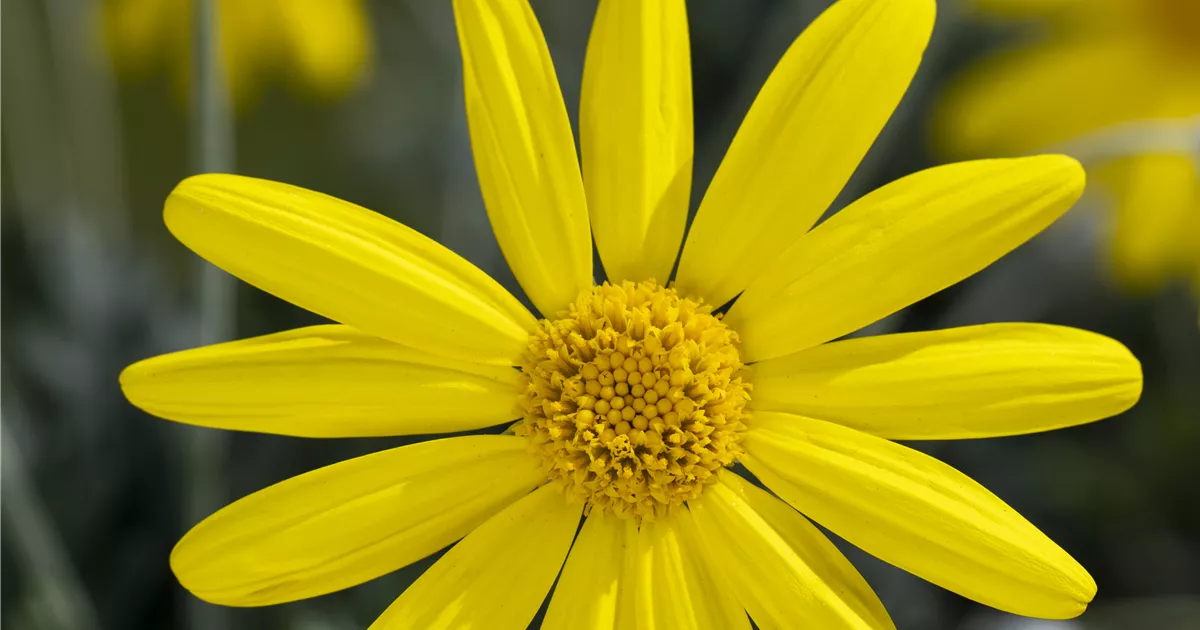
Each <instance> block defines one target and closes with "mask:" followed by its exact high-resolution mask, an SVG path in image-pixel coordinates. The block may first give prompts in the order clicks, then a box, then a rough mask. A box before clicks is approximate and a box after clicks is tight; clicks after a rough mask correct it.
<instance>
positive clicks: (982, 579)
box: [742, 412, 1096, 619]
mask: <svg viewBox="0 0 1200 630" xmlns="http://www.w3.org/2000/svg"><path fill="white" fill-rule="evenodd" d="M745 447H746V452H747V455H746V456H744V457H743V458H742V462H743V463H744V464H745V465H746V468H748V469H749V470H750V472H752V473H754V475H755V476H757V477H758V478H759V480H761V481H762V482H763V483H764V484H766V485H767V487H768V488H770V489H771V490H772V491H773V492H775V494H777V495H779V496H780V498H782V499H783V500H785V501H787V502H788V503H790V504H792V506H793V507H795V508H796V509H797V510H800V511H801V512H803V513H804V514H806V515H808V516H809V517H811V518H812V519H813V520H815V521H816V522H818V523H820V524H821V525H823V526H825V527H827V528H829V530H830V531H832V532H833V533H834V534H837V535H838V536H841V537H842V538H844V539H846V540H847V541H849V542H850V543H851V544H854V545H856V546H858V547H859V548H861V549H862V550H864V551H866V552H867V553H870V554H872V555H874V556H876V557H878V558H879V559H881V560H884V561H886V562H890V563H891V564H894V565H896V566H897V567H900V568H901V569H904V570H906V571H908V572H910V573H913V574H915V575H917V576H919V577H922V578H925V579H926V580H929V581H930V582H933V583H934V584H937V585H939V586H941V587H943V588H946V589H949V590H951V591H954V592H955V593H958V594H960V595H962V596H963V597H967V598H969V599H973V600H975V601H977V602H980V603H982V604H986V605H988V606H992V607H993V608H998V609H1000V610H1003V611H1007V612H1011V613H1014V614H1018V615H1026V616H1029V617H1043V618H1049V619H1066V618H1070V617H1075V616H1077V615H1079V614H1080V613H1082V612H1083V610H1084V608H1086V607H1087V604H1088V602H1090V601H1091V600H1092V597H1094V596H1095V594H1096V583H1095V582H1093V581H1092V578H1091V576H1089V575H1088V573H1087V571H1085V570H1084V569H1083V567H1081V566H1079V563H1077V562H1075V560H1074V559H1072V558H1071V556H1069V555H1067V552H1065V551H1063V550H1062V549H1061V548H1059V547H1058V545H1055V544H1054V542H1053V541H1051V540H1050V539H1049V538H1047V537H1046V535H1045V534H1043V533H1042V532H1040V531H1038V529H1037V528H1036V527H1034V526H1033V525H1031V524H1030V523H1029V521H1027V520H1025V519H1024V518H1022V517H1021V515H1019V514H1017V513H1016V512H1015V511H1014V510H1013V509H1012V508H1010V507H1009V506H1007V505H1005V503H1004V502H1003V501H1001V500H1000V499H998V498H997V497H996V496H995V495H993V494H992V493H991V492H988V491H987V489H985V488H984V487H983V486H981V485H979V484H977V483H975V482H974V481H972V480H971V479H970V478H968V477H967V476H966V475H963V474H962V473H960V472H958V471H957V470H954V469H953V468H951V467H949V466H947V465H946V464H943V463H942V462H940V461H938V460H936V459H934V458H932V457H929V456H928V455H925V454H923V453H920V452H918V451H914V450H912V449H910V448H908V447H905V446H901V445H899V444H896V443H894V442H889V441H887V440H885V439H883V438H878V437H875V436H872V435H868V434H866V433H863V432H861V431H856V430H854V429H850V428H847V427H843V426H839V425H836V424H833V423H830V422H822V421H820V420H812V419H810V418H804V417H801V416H793V415H788V414H781V413H772V412H759V413H755V414H754V417H753V424H751V429H750V430H749V431H747V432H746V434H745Z"/></svg>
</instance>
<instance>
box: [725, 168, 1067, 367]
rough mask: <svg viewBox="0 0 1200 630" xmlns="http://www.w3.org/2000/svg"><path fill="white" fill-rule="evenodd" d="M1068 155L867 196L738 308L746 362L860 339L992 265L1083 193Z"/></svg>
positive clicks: (938, 177) (813, 235)
mask: <svg viewBox="0 0 1200 630" xmlns="http://www.w3.org/2000/svg"><path fill="white" fill-rule="evenodd" d="M1083 181H1084V175H1083V169H1082V168H1081V167H1080V166H1079V163H1077V162H1075V161H1074V160H1072V159H1070V158H1067V157H1063V156H1053V155H1049V156H1039V157H1031V158H1020V159H1012V160H983V161H978V162H963V163H959V164H950V165H948V166H940V167H937V168H931V169H928V170H925V171H921V172H919V173H916V174H914V175H909V176H908V177H905V178H903V179H900V180H898V181H895V182H892V183H891V184H888V185H887V186H884V187H883V188H880V189H879V190H876V191H875V192H872V193H870V194H868V195H867V196H865V197H863V198H862V199H859V200H858V201H856V202H854V203H853V204H851V205H850V206H849V207H848V208H846V209H845V210H843V211H841V212H839V213H838V214H837V215H835V216H834V217H832V218H831V219H829V220H828V221H825V222H824V223H822V224H821V225H820V226H818V227H817V228H816V229H815V230H813V231H812V232H810V233H808V234H806V235H805V236H804V237H802V238H801V239H800V240H799V241H798V242H797V243H796V244H795V245H794V246H793V247H791V248H790V249H788V251H787V252H785V253H784V254H783V256H781V257H780V258H779V259H778V260H777V261H775V263H774V264H773V265H772V266H771V268H770V269H769V270H768V271H767V272H765V273H764V274H762V275H761V276H759V277H758V279H757V280H755V281H754V283H753V284H751V285H750V287H749V288H747V289H746V292H745V293H743V294H742V296H741V297H740V298H738V301H737V302H736V303H735V304H734V305H733V308H731V309H730V311H729V314H728V316H727V317H726V318H725V321H726V323H728V324H729V325H730V326H731V327H733V328H734V329H735V330H737V331H738V333H739V334H740V335H741V339H742V351H743V352H744V358H745V359H746V360H749V361H763V360H766V359H770V358H774V357H780V356H784V355H787V354H791V353H793V352H798V351H800V350H803V349H805V348H810V347H812V346H815V345H817V344H820V343H824V342H826V341H829V340H831V339H836V338H837V337H840V336H842V335H845V334H847V333H850V332H853V331H855V330H858V329H859V328H862V327H863V326H866V325H868V324H870V323H872V322H875V321H877V320H879V319H881V318H883V317H886V316H888V315H891V314H892V313H895V312H896V311H898V310H900V309H902V308H904V307H905V306H908V305H909V304H912V303H913V302H916V301H917V300H920V299H922V298H925V297H927V296H929V295H932V294H933V293H936V292H938V291H940V290H942V289H944V288H946V287H948V286H950V285H952V284H954V283H956V282H958V281H959V280H962V279H963V278H966V277H967V276H970V275H972V274H974V273H975V272H977V271H979V270H980V269H983V268H984V267H986V266H988V265H990V264H991V263H992V262H993V261H995V260H996V259H997V258H1000V257H1001V256H1003V255H1004V254H1007V253H1008V252H1009V251H1011V250H1012V249H1013V248H1015V247H1017V246H1018V245H1020V244H1021V243H1024V242H1025V241H1026V240H1028V239H1029V238H1030V237H1032V236H1033V235H1035V234H1037V233H1038V232H1040V231H1042V229H1043V228H1045V227H1046V226H1048V225H1050V223H1052V222H1053V221H1054V220H1055V219H1057V218H1058V216H1059V215H1061V214H1062V213H1063V212H1066V210H1067V209H1068V208H1070V207H1071V204H1073V203H1074V202H1075V200H1076V199H1078V198H1079V195H1080V193H1082V192H1083Z"/></svg>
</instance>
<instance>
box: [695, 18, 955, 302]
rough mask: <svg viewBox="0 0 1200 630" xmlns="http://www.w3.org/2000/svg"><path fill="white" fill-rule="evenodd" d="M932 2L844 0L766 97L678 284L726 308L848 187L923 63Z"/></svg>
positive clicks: (789, 58) (703, 210) (701, 221)
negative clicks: (852, 176) (860, 162)
mask: <svg viewBox="0 0 1200 630" xmlns="http://www.w3.org/2000/svg"><path fill="white" fill-rule="evenodd" d="M934 11H935V5H934V2H932V0H841V1H840V2H836V3H834V4H833V6H831V7H830V8H829V9H827V10H826V11H825V12H824V13H823V14H822V15H821V16H820V17H818V18H817V19H816V20H815V21H814V22H813V23H812V24H811V25H810V26H809V27H808V28H807V29H806V30H805V31H804V33H803V34H801V35H800V37H799V38H797V39H796V42H795V43H793V44H792V46H791V48H789V49H788V51H787V53H786V54H785V55H784V56H783V59H781V60H780V61H779V65H777V66H776V67H775V70H774V71H773V72H772V73H771V76H770V77H769V78H768V79H767V82H766V84H764V85H763V88H762V90H761V91H760V92H759V93H758V97H757V98H756V99H755V101H754V105H753V106H752V107H751V108H750V112H749V113H748V114H747V115H746V119H745V121H744V122H742V126H741V128H740V129H738V132H737V136H736V137H735V138H734V139H733V144H731V145H730V147H729V152H728V153H727V154H726V155H725V159H724V161H723V162H722V163H721V167H720V168H719V169H718V170H717V174H716V176H714V177H713V181H712V184H711V185H710V186H709V188H708V192H707V193H705V196H704V201H703V202H702V203H701V204H700V210H699V212H698V214H697V215H696V220H695V222H694V223H693V224H692V228H691V231H690V232H689V234H688V238H687V243H686V244H685V245H684V248H683V258H682V259H681V260H680V262H679V273H678V278H677V279H676V282H677V283H678V285H679V287H680V289H681V291H683V292H684V293H686V294H691V295H695V296H699V297H703V298H704V299H705V300H706V301H708V302H709V303H711V304H718V305H719V304H724V303H725V302H727V301H729V300H730V299H731V298H733V297H734V296H735V295H737V294H738V293H739V292H740V291H741V290H742V289H744V288H746V285H748V284H749V283H750V281H751V280H753V279H754V277H755V276H757V275H758V274H759V273H761V272H762V271H763V269H764V268H766V267H767V266H768V265H770V264H771V263H772V261H774V260H775V259H776V258H777V257H778V256H779V255H780V254H781V253H782V252H783V251H784V250H785V249H787V248H788V246H790V245H791V244H792V243H794V242H795V241H796V239H797V238H798V237H799V236H800V235H801V234H803V233H804V232H805V231H806V230H808V229H809V228H810V227H812V225H813V223H815V222H816V220H817V218H818V217H820V216H821V214H822V213H823V212H825V209H826V208H827V207H828V206H829V204H830V202H832V201H833V199H834V197H836V196H837V194H838V193H839V192H840V191H841V190H842V187H843V186H844V185H845V184H846V181H847V180H848V179H850V175H851V174H852V173H853V172H854V169H855V168H856V167H857V166H858V162H859V160H861V159H862V157H863V155H865V154H866V152H867V149H869V148H870V147H871V144H872V143H873V142H874V141H875V136H877V135H878V134H879V131H880V130H881V129H883V125H884V123H886V122H887V120H888V118H889V117H890V116H891V114H892V110H894V109H895V108H896V105H897V104H898V103H899V102H900V97H901V96H903V95H904V91H905V90H906V89H907V88H908V84H909V81H911V80H912V77H913V74H914V73H916V71H917V66H918V65H919V64H920V62H921V55H922V53H923V52H924V50H925V45H926V44H927V43H928V42H929V34H930V32H931V31H932V29H933V20H934Z"/></svg>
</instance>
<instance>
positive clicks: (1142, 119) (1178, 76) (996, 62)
mask: <svg viewBox="0 0 1200 630" xmlns="http://www.w3.org/2000/svg"><path fill="white" fill-rule="evenodd" d="M971 4H973V5H976V6H977V8H979V9H981V15H983V16H990V17H992V18H1007V19H1015V18H1027V19H1036V20H1038V21H1040V22H1041V24H1042V26H1044V27H1045V31H1046V36H1045V37H1043V38H1042V39H1040V40H1038V41H1037V42H1034V43H1030V44H1029V45H1026V46H1023V47H1019V48H1018V49H1017V50H1015V51H1009V52H1006V53H1004V54H1002V55H1000V56H997V57H996V58H994V59H991V60H988V61H987V62H985V63H982V64H979V65H978V66H977V67H975V68H972V69H971V70H970V71H968V72H967V73H965V74H964V75H963V77H962V78H961V79H960V80H959V82H958V83H957V84H956V85H954V86H952V88H951V90H950V91H949V92H948V94H947V95H946V98H945V99H944V101H943V103H942V106H941V107H940V108H939V111H938V112H937V116H936V126H937V128H938V132H937V133H938V143H939V144H940V145H941V147H942V149H943V150H944V151H945V152H946V154H947V155H950V156H953V157H958V158H961V157H975V156H983V155H991V156H995V155H1006V154H1007V155H1019V154H1027V153H1032V152H1037V151H1044V150H1047V149H1048V148H1057V149H1060V150H1063V151H1066V152H1068V153H1071V154H1072V155H1075V156H1076V157H1079V158H1080V159H1081V160H1083V161H1084V164H1085V166H1087V168H1088V170H1089V173H1090V175H1091V176H1092V180H1093V181H1094V182H1097V183H1099V184H1100V188H1101V189H1102V190H1104V192H1105V193H1106V198H1107V201H1108V202H1109V204H1110V205H1111V206H1112V208H1113V213H1112V216H1113V229H1112V232H1111V233H1112V238H1111V241H1110V243H1109V246H1108V248H1109V250H1110V252H1111V255H1110V259H1111V261H1112V267H1113V271H1114V272H1115V275H1116V277H1117V278H1118V279H1119V280H1120V281H1121V282H1122V284H1123V285H1125V286H1126V287H1128V288H1130V289H1134V290H1153V289H1156V288H1158V287H1159V286H1161V285H1162V284H1163V283H1164V282H1165V281H1166V280H1168V279H1170V278H1172V277H1184V278H1188V277H1191V278H1193V279H1194V281H1195V282H1196V288H1197V292H1198V294H1200V245H1197V244H1198V243H1200V3H1197V2H1196V1H1195V0H974V2H972V3H971Z"/></svg>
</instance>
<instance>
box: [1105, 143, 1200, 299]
mask: <svg viewBox="0 0 1200 630" xmlns="http://www.w3.org/2000/svg"><path fill="white" fill-rule="evenodd" d="M1198 169H1200V164H1197V162H1196V160H1195V159H1194V158H1192V157H1191V156H1188V155H1186V154H1169V153H1167V154H1159V153H1153V154H1143V155H1138V156H1133V157H1129V158H1125V159H1122V160H1118V161H1116V162H1114V163H1113V164H1111V165H1106V166H1105V167H1104V168H1103V169H1101V172H1100V174H1099V177H1100V178H1103V179H1105V180H1106V181H1108V182H1109V183H1110V185H1111V192H1112V194H1113V197H1114V199H1113V201H1114V203H1115V204H1116V225H1115V226H1114V231H1113V241H1112V253H1113V262H1114V265H1115V267H1116V272H1117V277H1118V278H1120V279H1121V281H1122V282H1123V283H1125V285H1127V286H1128V287H1130V288H1131V289H1135V290H1148V289H1155V288H1157V287H1159V286H1160V285H1161V284H1162V283H1163V282H1164V281H1165V280H1166V279H1167V278H1169V277H1171V276H1172V275H1175V274H1180V275H1183V274H1186V273H1187V271H1188V270H1189V268H1190V267H1191V262H1192V261H1191V260H1190V259H1189V258H1190V257H1191V256H1193V255H1194V252H1195V251H1197V250H1200V241H1198V240H1196V233H1195V232H1193V231H1192V225H1191V223H1190V222H1191V221H1193V220H1194V219H1193V217H1195V216H1200V170H1198Z"/></svg>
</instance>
